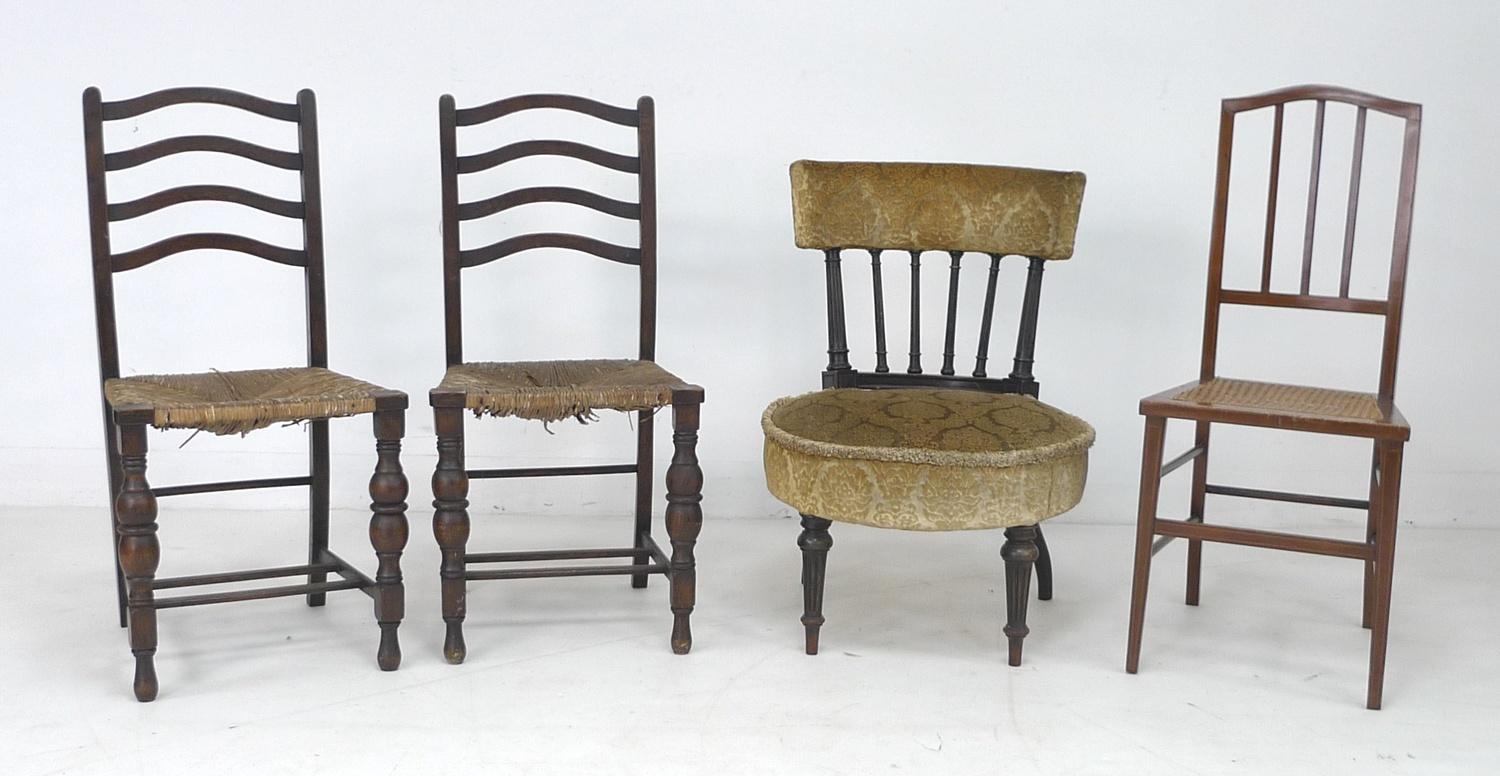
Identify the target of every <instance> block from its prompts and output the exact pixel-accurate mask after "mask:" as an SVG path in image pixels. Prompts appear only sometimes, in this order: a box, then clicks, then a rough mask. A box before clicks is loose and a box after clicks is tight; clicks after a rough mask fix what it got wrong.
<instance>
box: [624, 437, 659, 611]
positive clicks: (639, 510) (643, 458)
mask: <svg viewBox="0 0 1500 776" xmlns="http://www.w3.org/2000/svg"><path fill="white" fill-rule="evenodd" d="M651 418H652V413H650V412H646V411H642V412H640V413H638V415H637V422H636V442H635V533H633V534H631V537H632V542H633V544H632V545H631V546H632V547H635V549H636V550H637V552H636V554H635V555H634V556H633V557H632V559H631V561H630V563H631V565H633V566H646V565H649V564H650V563H651V553H649V552H647V551H646V537H648V536H650V535H651V478H652V466H651V456H652V454H653V451H652V442H653V440H654V438H655V437H654V434H653V431H652V425H651ZM650 578H651V575H650V574H631V575H630V586H631V587H633V588H643V587H645V586H646V580H648V579H650Z"/></svg>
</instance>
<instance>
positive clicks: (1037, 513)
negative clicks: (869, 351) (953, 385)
mask: <svg viewBox="0 0 1500 776" xmlns="http://www.w3.org/2000/svg"><path fill="white" fill-rule="evenodd" d="M761 428H762V429H763V430H764V431H765V435H766V442H765V468H766V484H767V486H768V487H769V488H770V490H771V493H772V494H773V495H775V496H776V497H777V498H778V499H781V500H782V501H783V502H786V503H787V504H789V505H790V506H792V507H793V508H795V509H796V510H797V511H799V512H802V513H804V514H812V515H818V516H819V517H823V518H826V519H829V520H838V521H843V522H852V523H863V524H866V525H873V526H878V527H883V528H901V529H906V530H917V531H952V530H967V529H977V528H1003V527H1009V526H1017V525H1034V524H1036V523H1038V522H1040V521H1042V520H1045V519H1047V518H1049V517H1053V516H1055V515H1058V514H1061V513H1063V512H1065V511H1067V510H1068V509H1071V508H1072V507H1073V506H1074V505H1075V504H1077V503H1078V501H1079V499H1080V498H1082V496H1083V486H1084V481H1085V479H1086V478H1087V474H1088V449H1089V447H1090V446H1092V445H1093V443H1094V429H1093V427H1091V426H1090V425H1089V424H1088V423H1086V422H1084V421H1083V420H1081V419H1079V418H1077V417H1074V416H1072V415H1070V414H1068V413H1066V412H1063V411H1061V410H1059V409H1056V408H1054V407H1050V406H1048V405H1046V404H1043V403H1041V402H1039V401H1037V400H1036V399H1034V398H1032V397H1030V396H1026V395H1022V394H996V393H988V392H980V391H966V390H953V389H937V388H900V389H883V390H862V389H831V390H823V391H817V392H815V393H809V394H803V395H801V396H794V397H789V398H784V399H780V400H778V401H776V402H774V403H772V404H771V406H769V407H767V408H766V411H765V413H764V414H763V415H762V416H761Z"/></svg>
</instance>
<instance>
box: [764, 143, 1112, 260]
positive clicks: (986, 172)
mask: <svg viewBox="0 0 1500 776" xmlns="http://www.w3.org/2000/svg"><path fill="white" fill-rule="evenodd" d="M791 175H792V220H793V223H794V226H795V229H796V240H797V246H798V247H800V248H820V249H822V248H883V249H892V250H918V251H927V250H942V251H979V252H982V253H999V254H1019V255H1023V256H1035V257H1037V258H1042V259H1066V258H1069V257H1070V256H1072V255H1073V238H1074V234H1075V233H1076V232H1077V230H1078V209H1079V207H1080V206H1081V204H1082V202H1083V186H1084V174H1083V173H1081V172H1055V171H1052V170H1034V169H1028V168H1024V167H996V166H986V165H975V164H927V163H917V162H815V161H809V160H802V161H798V162H794V163H792V169H791Z"/></svg>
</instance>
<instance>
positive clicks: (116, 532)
mask: <svg viewBox="0 0 1500 776" xmlns="http://www.w3.org/2000/svg"><path fill="white" fill-rule="evenodd" d="M104 437H105V439H104V462H105V465H106V466H108V467H109V523H110V525H109V544H110V547H111V548H112V549H113V552H111V553H110V554H111V555H113V556H114V558H115V608H116V610H117V611H118V613H119V615H120V627H121V628H124V627H126V625H128V622H127V621H126V619H125V610H126V606H125V601H126V599H125V570H124V569H122V568H121V567H120V547H119V544H120V510H119V509H118V508H116V506H115V499H116V498H117V497H118V496H119V495H120V480H121V477H122V475H121V473H120V437H119V429H118V427H117V426H115V421H114V417H113V416H112V415H110V416H107V417H106V418H105V424H104Z"/></svg>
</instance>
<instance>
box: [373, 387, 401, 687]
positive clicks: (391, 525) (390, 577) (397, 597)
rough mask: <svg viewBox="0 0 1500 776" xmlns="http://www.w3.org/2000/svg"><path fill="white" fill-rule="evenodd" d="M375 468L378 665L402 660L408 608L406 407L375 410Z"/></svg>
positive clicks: (383, 667)
mask: <svg viewBox="0 0 1500 776" xmlns="http://www.w3.org/2000/svg"><path fill="white" fill-rule="evenodd" d="M374 421H375V453H376V462H375V474H374V475H373V476H372V477H371V478H370V502H371V503H370V509H371V511H372V513H373V514H372V515H371V517H370V544H372V545H374V547H375V557H376V558H377V559H378V560H379V565H378V567H377V568H376V570H375V621H376V622H377V623H379V625H380V649H379V651H378V652H377V654H376V662H377V663H378V664H379V665H380V670H382V671H394V670H396V669H397V668H398V667H400V665H401V646H400V644H399V642H398V641H397V638H396V629H397V628H398V627H400V625H401V618H402V617H403V616H405V614H406V603H405V602H406V592H405V586H404V585H403V584H402V582H401V550H403V549H404V548H405V547H406V539H407V532H408V529H407V525H406V494H407V483H406V475H405V474H403V473H402V471H401V437H403V436H405V435H406V413H405V412H403V411H400V410H381V411H377V412H376V413H375V418H374Z"/></svg>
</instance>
